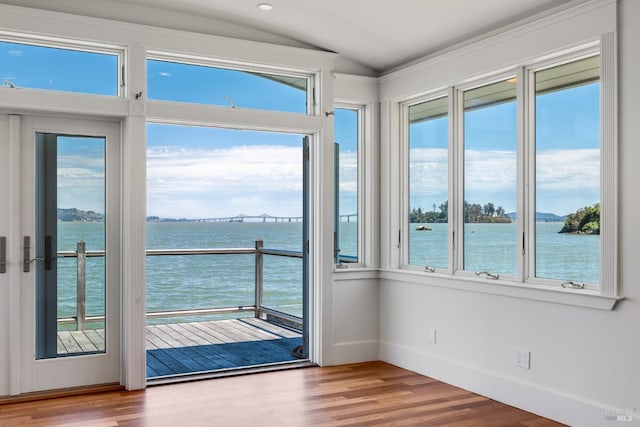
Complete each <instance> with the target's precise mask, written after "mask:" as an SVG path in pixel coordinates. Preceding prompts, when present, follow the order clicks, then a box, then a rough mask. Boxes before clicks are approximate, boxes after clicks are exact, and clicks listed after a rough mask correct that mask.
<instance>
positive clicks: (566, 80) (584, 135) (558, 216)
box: [531, 56, 600, 284]
mask: <svg viewBox="0 0 640 427" xmlns="http://www.w3.org/2000/svg"><path fill="white" fill-rule="evenodd" d="M531 74H532V78H533V80H534V85H535V183H536V190H535V211H536V220H535V243H536V244H535V276H536V277H539V278H546V279H559V280H570V281H575V282H581V283H582V282H588V283H592V284H596V283H598V282H599V280H600V237H599V235H600V58H599V56H592V57H589V58H585V59H581V60H578V61H573V62H569V63H566V64H562V65H558V66H554V67H550V68H546V69H542V70H538V71H531Z"/></svg>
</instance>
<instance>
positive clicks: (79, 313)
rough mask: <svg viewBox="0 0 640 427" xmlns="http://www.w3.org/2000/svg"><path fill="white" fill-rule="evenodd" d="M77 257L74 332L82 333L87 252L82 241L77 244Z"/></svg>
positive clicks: (84, 312)
mask: <svg viewBox="0 0 640 427" xmlns="http://www.w3.org/2000/svg"><path fill="white" fill-rule="evenodd" d="M76 253H77V257H78V264H77V266H78V269H77V278H78V279H77V290H76V330H78V331H83V330H84V323H85V319H86V316H87V313H86V299H87V293H86V275H85V271H86V268H85V267H86V263H87V250H86V245H85V242H84V241H83V240H80V241H79V242H78V246H77V249H76Z"/></svg>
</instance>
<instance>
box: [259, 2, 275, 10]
mask: <svg viewBox="0 0 640 427" xmlns="http://www.w3.org/2000/svg"><path fill="white" fill-rule="evenodd" d="M257 6H258V9H260V10H273V5H272V4H271V3H258V5H257Z"/></svg>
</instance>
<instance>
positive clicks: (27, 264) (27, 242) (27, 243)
mask: <svg viewBox="0 0 640 427" xmlns="http://www.w3.org/2000/svg"><path fill="white" fill-rule="evenodd" d="M22 241H23V244H24V245H23V252H22V255H23V257H22V259H23V260H24V261H23V264H22V271H24V272H25V273H28V272H29V271H30V270H31V237H29V236H24V238H23V240H22Z"/></svg>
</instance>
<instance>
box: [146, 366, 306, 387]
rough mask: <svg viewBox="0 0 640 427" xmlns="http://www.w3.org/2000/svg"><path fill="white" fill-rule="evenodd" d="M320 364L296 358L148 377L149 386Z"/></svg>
mask: <svg viewBox="0 0 640 427" xmlns="http://www.w3.org/2000/svg"><path fill="white" fill-rule="evenodd" d="M312 366H318V365H316V364H315V363H312V362H310V361H309V360H295V361H287V362H279V363H271V364H268V365H255V366H245V367H239V368H229V369H218V370H215V371H206V372H194V373H186V374H176V375H166V376H163V377H154V378H150V379H147V386H156V385H164V384H174V383H180V382H187V381H200V380H209V379H214V378H224V377H233V376H238V375H249V374H261V373H265V372H274V371H284V370H288V369H299V368H309V367H312Z"/></svg>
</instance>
